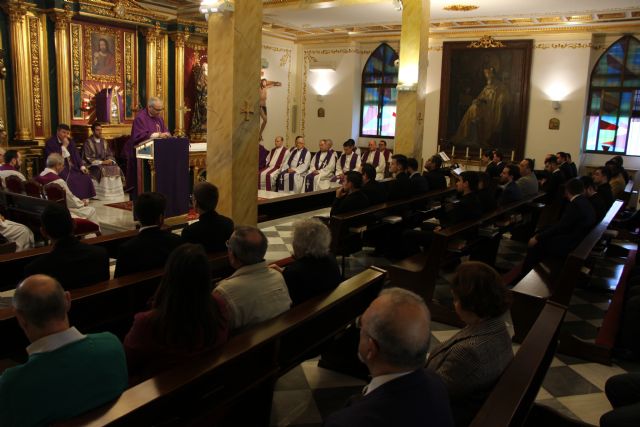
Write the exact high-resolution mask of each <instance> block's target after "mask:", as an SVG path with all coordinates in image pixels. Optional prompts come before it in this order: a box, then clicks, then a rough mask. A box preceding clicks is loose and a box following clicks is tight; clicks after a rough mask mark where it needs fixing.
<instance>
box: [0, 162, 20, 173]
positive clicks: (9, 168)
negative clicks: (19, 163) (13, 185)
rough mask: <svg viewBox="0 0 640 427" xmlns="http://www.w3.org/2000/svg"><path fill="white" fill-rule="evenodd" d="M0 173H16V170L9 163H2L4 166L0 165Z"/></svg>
mask: <svg viewBox="0 0 640 427" xmlns="http://www.w3.org/2000/svg"><path fill="white" fill-rule="evenodd" d="M0 171H16V172H17V171H18V169H17V168H14V167H13V166H11V165H10V164H9V163H4V164H2V165H0Z"/></svg>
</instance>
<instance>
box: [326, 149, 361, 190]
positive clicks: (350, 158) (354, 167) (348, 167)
mask: <svg viewBox="0 0 640 427" xmlns="http://www.w3.org/2000/svg"><path fill="white" fill-rule="evenodd" d="M355 145H356V143H355V141H354V140H353V139H347V140H346V141H345V143H344V144H342V155H341V156H340V158H339V159H338V161H337V162H336V176H334V177H333V178H332V179H331V186H332V187H339V186H341V185H342V182H343V181H344V176H345V174H346V173H347V172H350V171H356V172H359V171H360V165H361V163H362V161H361V159H360V156H358V154H357V153H355V152H354V151H355Z"/></svg>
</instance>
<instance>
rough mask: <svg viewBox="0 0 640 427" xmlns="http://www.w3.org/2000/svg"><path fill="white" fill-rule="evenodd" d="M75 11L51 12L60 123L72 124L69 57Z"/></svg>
mask: <svg viewBox="0 0 640 427" xmlns="http://www.w3.org/2000/svg"><path fill="white" fill-rule="evenodd" d="M72 15H73V13H72V12H70V11H64V12H62V11H60V12H58V11H56V12H53V13H52V14H51V19H53V20H54V22H55V24H56V29H55V46H56V73H57V78H58V80H57V82H56V84H57V88H58V123H66V124H68V125H70V124H71V66H70V64H69V58H70V57H71V49H70V48H69V23H70V22H71V17H72Z"/></svg>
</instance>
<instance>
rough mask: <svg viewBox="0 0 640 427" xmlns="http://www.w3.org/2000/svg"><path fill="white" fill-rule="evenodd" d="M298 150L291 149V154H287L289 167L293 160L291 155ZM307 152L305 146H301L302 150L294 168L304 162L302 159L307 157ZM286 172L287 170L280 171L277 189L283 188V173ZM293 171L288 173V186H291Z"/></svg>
mask: <svg viewBox="0 0 640 427" xmlns="http://www.w3.org/2000/svg"><path fill="white" fill-rule="evenodd" d="M297 152H298V149H297V148H294V149H293V151H291V155H290V156H289V161H288V162H287V165H288V166H289V167H291V163H292V162H293V156H295V155H296V153H297ZM308 152H309V150H307V149H306V148H303V149H302V151H300V156H299V157H298V163H297V164H296V165H295V166H294V168H297V167H298V166H300V165H301V164H302V163H304V159H305V158H306V157H307V153H308ZM286 173H288V172H286V171H285V172H282V173H281V174H280V176H279V177H278V191H279V190H284V175H285V174H286ZM294 175H295V173H293V172H292V173H289V188H293V177H294Z"/></svg>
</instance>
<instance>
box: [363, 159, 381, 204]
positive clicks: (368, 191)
mask: <svg viewBox="0 0 640 427" xmlns="http://www.w3.org/2000/svg"><path fill="white" fill-rule="evenodd" d="M376 176H378V174H377V172H376V170H375V168H374V167H373V165H370V164H368V163H367V164H364V165H362V189H361V191H362V192H363V193H364V194H365V195H366V196H367V198H368V199H369V203H370V204H371V205H378V204H380V203H384V202H386V201H387V186H386V185H384V184H383V183H381V182H378V181H376Z"/></svg>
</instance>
